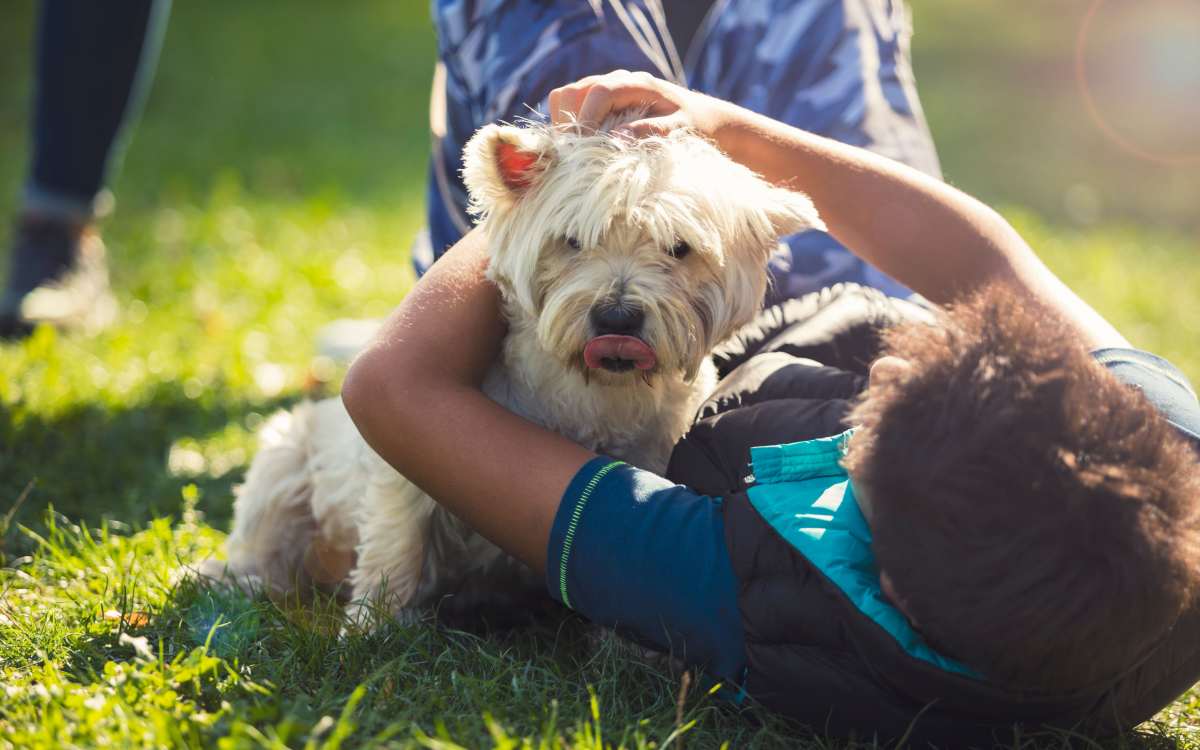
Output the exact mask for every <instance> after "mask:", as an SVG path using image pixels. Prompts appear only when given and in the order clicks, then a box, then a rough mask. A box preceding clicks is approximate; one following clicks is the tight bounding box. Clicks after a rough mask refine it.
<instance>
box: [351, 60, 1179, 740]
mask: <svg viewBox="0 0 1200 750" xmlns="http://www.w3.org/2000/svg"><path fill="white" fill-rule="evenodd" d="M550 101H551V108H552V114H553V117H554V118H555V119H556V120H559V121H563V120H566V119H567V118H569V117H576V118H578V119H579V120H580V121H582V122H583V123H584V124H585V125H586V124H591V123H597V122H599V121H601V120H602V119H603V118H604V116H605V115H606V114H608V113H609V112H611V111H613V110H617V109H622V108H626V107H629V106H634V105H645V106H649V108H650V109H649V112H648V114H647V118H646V119H645V120H642V121H640V122H637V123H634V124H633V125H632V126H631V130H632V131H633V133H634V134H635V135H638V134H646V133H658V132H663V131H665V130H668V129H671V128H676V127H690V128H693V129H695V130H697V131H699V132H700V133H703V134H704V135H706V136H708V137H709V138H711V139H712V140H714V141H715V142H716V143H717V145H718V146H720V147H721V148H722V149H723V150H724V151H726V152H727V153H728V154H730V155H731V156H732V157H733V158H735V159H737V160H739V161H741V162H742V163H744V164H746V165H747V166H749V167H750V168H752V169H754V170H756V171H758V172H759V173H761V174H762V175H764V176H765V177H766V178H767V179H769V180H772V181H775V182H778V183H781V184H783V183H794V184H795V185H796V186H798V187H800V188H801V189H803V190H804V191H805V192H807V193H808V194H809V195H810V196H811V198H812V199H813V201H814V203H815V204H816V206H817V208H818V210H819V211H820V213H821V215H822V216H823V218H824V220H825V221H826V223H827V224H828V226H829V228H830V231H831V232H832V233H833V234H834V236H836V237H837V238H838V239H839V240H841V241H842V242H843V243H845V244H846V245H847V246H849V247H850V248H853V249H854V250H855V252H856V253H858V255H859V256H860V257H862V258H863V259H864V260H866V261H868V262H870V263H872V264H874V265H875V266H877V267H878V268H879V269H880V270H882V271H883V272H885V273H888V274H890V275H892V276H894V277H895V278H897V279H899V280H900V281H901V282H903V283H905V284H906V285H908V286H910V287H911V288H913V289H915V290H917V291H918V292H919V293H921V294H923V295H924V296H925V297H927V298H928V299H930V300H932V301H933V302H935V303H938V304H942V305H946V306H947V307H946V308H945V309H944V310H943V311H942V312H940V313H938V315H937V316H936V321H935V322H934V323H933V324H932V325H931V324H930V323H929V322H928V321H927V320H925V316H921V315H919V314H917V313H916V312H915V310H916V308H914V307H913V306H911V305H908V304H907V303H904V302H902V301H899V300H888V299H886V298H884V297H882V296H881V295H878V294H876V293H871V292H865V291H861V290H855V289H847V288H842V289H837V290H833V291H831V292H827V293H824V294H819V295H816V296H815V297H812V298H808V299H802V300H799V301H795V302H792V303H787V304H785V305H784V306H782V307H780V308H775V309H772V310H768V311H766V312H764V313H763V316H762V317H761V318H760V320H759V321H757V323H756V325H754V326H751V327H750V328H749V329H747V331H746V333H745V334H744V335H743V336H740V337H738V338H737V339H735V340H734V341H731V342H729V344H728V345H727V346H726V347H724V349H723V350H722V352H720V353H719V354H718V357H717V360H718V364H719V366H720V367H721V369H722V372H723V373H725V375H726V376H725V379H724V380H723V381H722V384H721V385H720V387H719V388H718V391H717V392H716V393H715V394H714V396H713V398H712V399H710V401H709V403H708V404H706V406H705V408H704V409H703V410H702V412H701V414H700V415H699V418H698V420H697V422H696V424H695V426H694V427H693V429H692V431H691V432H690V433H689V435H688V436H687V437H685V439H684V440H683V441H682V442H681V443H680V444H679V446H678V447H677V448H676V452H675V455H674V456H673V458H672V463H671V467H670V468H669V469H668V472H667V474H668V477H667V478H666V479H664V478H662V477H658V476H655V475H652V474H649V473H647V472H644V471H641V470H638V469H634V468H632V467H630V466H627V465H624V464H621V463H619V462H614V461H611V460H610V459H608V458H605V457H603V456H595V455H593V454H591V453H590V452H588V451H586V450H584V449H583V448H581V447H579V446H577V445H574V444H572V443H570V442H569V441H567V440H565V439H564V438H562V437H560V436H558V435H556V434H553V433H550V432H548V431H546V430H544V429H541V428H539V427H537V426H534V425H532V424H530V423H528V422H525V421H524V420H522V419H520V418H518V417H516V416H514V415H512V414H510V413H508V412H506V411H505V410H504V409H502V408H501V407H499V406H498V405H497V404H495V403H494V402H492V401H491V400H489V399H488V398H487V397H485V396H484V395H483V393H482V392H481V391H480V387H479V386H480V379H481V378H482V376H483V374H484V373H485V372H486V371H487V369H488V367H489V365H490V364H491V362H492V360H493V358H494V357H495V356H496V352H497V349H498V346H499V342H500V340H501V338H502V337H503V335H504V331H503V324H502V322H501V318H500V314H499V311H498V306H497V299H498V297H497V292H496V290H495V289H494V288H492V287H491V286H490V285H489V283H488V282H486V281H485V280H484V277H483V269H484V267H485V266H486V262H487V260H486V252H485V250H486V248H485V243H486V240H485V238H483V237H480V236H478V234H477V233H476V234H472V235H469V236H468V237H466V238H465V239H464V240H463V241H461V242H460V243H459V244H458V245H457V246H456V247H454V248H453V249H452V250H451V251H450V252H449V253H448V254H447V255H446V256H445V258H444V259H443V260H442V261H440V262H439V263H438V264H437V265H436V266H434V268H433V269H432V270H431V271H430V272H429V274H428V275H427V276H426V277H425V278H424V279H422V281H421V282H420V283H419V284H418V285H417V287H416V288H415V289H414V290H413V292H412V293H411V294H410V295H409V297H408V298H407V299H406V300H405V301H404V303H403V304H402V305H401V306H400V307H399V309H398V310H397V311H396V313H395V314H394V315H393V316H392V318H391V319H390V321H389V323H388V324H387V326H386V327H385V329H384V331H383V333H382V334H381V335H380V337H379V339H378V341H377V342H376V343H375V345H374V346H373V347H372V348H371V349H369V350H368V351H367V352H365V353H364V354H363V355H362V356H361V357H360V358H359V359H358V360H357V362H356V363H355V364H354V366H353V367H352V368H351V371H350V373H349V376H348V377H347V380H346V383H345V386H344V389H343V398H344V399H345V402H346V406H347V408H348V409H349V411H350V414H351V415H352V416H353V418H354V419H355V421H356V423H357V424H358V427H359V429H360V430H361V431H362V433H363V435H364V437H365V438H366V439H367V441H368V442H369V443H370V444H371V445H372V446H373V447H374V448H375V450H377V451H378V452H379V453H380V455H382V456H383V457H384V458H386V459H387V460H388V461H389V462H390V463H392V464H393V465H394V466H395V467H396V469H397V470H399V471H400V472H402V473H403V474H404V475H405V476H406V477H409V478H410V479H412V480H413V481H415V482H416V483H417V484H419V485H420V486H421V487H422V488H424V489H425V490H426V491H427V492H429V493H430V494H431V495H432V496H433V497H435V498H437V500H438V501H439V502H441V503H442V504H444V505H445V506H446V507H447V508H449V509H451V510H452V511H453V512H454V513H456V514H458V515H459V516H460V517H462V518H463V519H465V520H466V521H467V522H468V523H470V524H471V525H473V526H474V527H475V528H476V529H478V530H479V531H480V532H482V533H483V534H484V535H485V536H487V537H488V538H490V539H492V540H493V541H494V542H496V543H497V544H498V545H500V546H501V547H503V548H504V549H505V550H507V551H509V552H510V553H512V554H514V555H516V556H517V557H519V558H520V559H522V560H523V561H525V562H526V563H527V564H529V565H530V566H531V567H533V568H534V569H536V570H540V571H544V572H545V576H546V584H547V589H548V590H549V592H550V594H551V596H553V597H554V598H556V599H558V600H559V601H561V602H562V603H563V604H566V605H567V606H569V607H571V608H573V609H575V610H577V611H578V612H580V613H582V614H583V615H584V616H586V617H588V618H590V619H592V620H594V621H596V622H599V623H602V624H604V625H609V626H613V627H617V628H618V629H619V630H621V631H622V632H623V633H625V634H627V635H629V636H630V637H633V638H635V639H637V640H639V641H640V642H643V643H646V644H650V645H653V646H655V647H657V648H658V649H660V650H663V651H670V652H672V653H673V654H675V655H677V656H679V657H681V658H683V659H684V660H685V661H687V662H688V663H690V664H693V665H696V666H699V667H702V668H704V669H706V670H707V671H708V673H709V674H710V675H712V676H714V677H715V678H717V679H719V680H721V681H723V682H724V683H725V684H726V685H727V686H730V687H732V688H733V690H734V691H735V692H736V693H737V695H738V696H739V697H741V696H745V695H748V696H750V697H752V698H753V699H755V700H757V701H759V702H761V703H763V704H765V705H767V706H769V707H772V708H774V709H777V710H780V711H782V712H784V713H786V714H788V715H790V716H793V717H795V718H797V719H800V720H802V721H804V722H805V723H807V724H809V725H810V726H812V727H814V728H816V729H817V730H819V731H826V732H829V733H831V734H833V735H845V734H849V733H852V732H857V733H866V734H868V735H871V734H877V735H878V736H880V737H881V738H895V737H899V736H901V735H902V734H904V733H905V732H909V735H908V736H909V737H910V739H921V740H929V741H935V742H939V743H951V744H955V745H961V744H964V743H966V742H970V741H981V742H982V741H988V740H991V739H999V740H1001V741H1003V740H1004V738H1005V736H1006V735H1007V734H1008V733H1009V732H1010V730H1011V728H1012V727H1013V726H1014V724H1018V723H1020V724H1024V725H1025V726H1026V727H1027V728H1028V727H1074V728H1078V729H1082V730H1083V731H1087V732H1089V733H1094V734H1109V733H1113V732H1116V731H1121V730H1124V729H1127V728H1129V727H1132V726H1133V725H1135V724H1137V723H1139V722H1141V721H1144V720H1145V719H1147V718H1149V717H1150V716H1152V715H1153V714H1154V713H1155V712H1156V711H1158V710H1159V709H1160V708H1162V707H1163V706H1164V705H1166V704H1167V703H1169V702H1170V701H1171V700H1172V699H1174V698H1175V697H1176V696H1177V695H1179V694H1180V693H1181V692H1183V691H1184V690H1186V689H1187V688H1189V687H1190V686H1191V685H1192V684H1193V683H1194V682H1195V681H1196V680H1197V679H1200V636H1198V635H1197V633H1200V630H1198V628H1200V602H1198V601H1197V596H1196V595H1197V583H1198V582H1200V513H1198V511H1200V461H1198V457H1197V450H1198V448H1197V445H1198V444H1200V404H1198V403H1197V400H1196V396H1195V394H1194V392H1193V391H1192V390H1191V387H1190V386H1189V384H1188V383H1187V381H1186V379H1185V378H1184V377H1183V375H1182V374H1181V373H1180V372H1179V371H1178V370H1176V369H1175V368H1174V367H1172V366H1171V365H1170V364H1169V363H1167V362H1165V361H1164V360H1162V359H1160V358H1157V357H1154V356H1153V355H1150V354H1147V353H1144V352H1139V351H1136V350H1134V349H1131V348H1129V343H1128V342H1127V341H1126V340H1125V339H1124V337H1122V336H1121V334H1120V333H1118V332H1117V331H1116V330H1115V329H1114V328H1113V327H1112V326H1111V325H1110V324H1109V323H1108V322H1107V321H1105V320H1104V319H1103V318H1102V317H1101V316H1100V315H1099V314H1097V313H1096V311H1094V310H1093V309H1092V308H1091V307H1089V306H1088V305H1087V304H1086V303H1085V302H1083V301H1082V300H1081V299H1080V298H1079V297H1077V296H1076V295H1075V294H1074V293H1073V292H1071V291H1070V290H1069V289H1068V288H1067V287H1066V286H1065V285H1064V284H1063V283H1062V282H1061V281H1060V280H1059V279H1057V278H1056V277H1055V276H1054V275H1053V274H1052V273H1051V272H1050V271H1049V270H1048V269H1047V268H1046V267H1045V266H1044V265H1043V264H1042V263H1041V262H1040V261H1039V260H1038V258H1037V257H1036V256H1035V255H1034V253H1033V252H1032V251H1031V250H1030V248H1029V247H1028V246H1027V245H1026V244H1025V242H1024V241H1023V240H1022V239H1021V238H1020V237H1019V236H1018V235H1017V233H1016V232H1015V231H1014V230H1013V229H1012V227H1010V226H1009V225H1008V224H1007V223H1006V222H1005V221H1004V220H1003V219H1002V218H1000V217H999V216H998V215H997V214H996V213H994V212H993V211H991V210H989V209H988V208H986V207H985V206H983V205H981V204H980V203H978V202H977V201H975V200H973V199H971V198H969V197H968V196H966V195H964V194H962V193H960V192H958V191H956V190H954V189H953V188H950V187H948V186H946V185H944V184H942V183H940V182H937V181H935V180H933V179H931V178H928V177H926V176H924V175H922V174H920V173H918V172H916V171H914V170H912V169H910V168H908V167H905V166H902V165H899V164H896V163H893V162H890V161H888V160H886V159H884V158H881V157H878V156H875V155H873V154H871V153H869V152H866V151H863V150H860V149H856V148H854V147H850V146H845V145H841V144H838V143H835V142H832V141H829V140H826V139H823V138H820V137H816V136H813V135H811V134H808V133H805V132H802V131H799V130H795V129H793V128H790V127H788V126H785V125H782V124H780V123H777V122H774V121H771V120H769V119H766V118H763V117H761V116H758V115H755V114H752V113H750V112H748V111H746V110H744V109H740V108H738V107H735V106H733V105H730V104H727V103H724V102H720V101H717V100H714V99H711V98H708V97H705V96H702V95H699V94H696V93H693V92H689V91H687V90H685V89H682V88H679V87H676V86H674V85H671V84H668V83H665V82H662V81H659V80H656V79H653V78H651V77H649V76H646V75H644V74H630V73H624V72H617V73H613V74H609V75H606V76H599V77H593V78H588V79H584V80H582V81H580V82H579V83H577V84H574V85H571V86H567V87H564V88H561V89H558V90H556V91H555V92H554V93H553V94H552V95H551V100H550ZM883 323H898V324H899V325H897V326H895V327H894V328H892V329H891V330H890V331H888V332H886V333H883V334H882V354H883V356H877V354H878V352H876V351H874V350H875V349H876V347H875V342H876V340H877V339H876V336H877V334H878V328H879V324H883ZM814 359H818V360H820V361H819V362H814V361H813V360H814ZM872 360H873V364H870V366H869V377H864V376H865V375H866V374H867V365H868V363H870V362H871V361H872ZM864 381H867V382H864ZM867 383H869V385H868V384H867ZM864 386H866V387H865V390H864ZM859 391H862V393H861V396H859V395H857V394H858V393H859ZM847 428H849V429H847ZM414 436H419V437H418V438H417V439H414ZM747 464H748V466H747ZM675 482H679V483H680V484H675Z"/></svg>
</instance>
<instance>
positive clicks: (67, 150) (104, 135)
mask: <svg viewBox="0 0 1200 750" xmlns="http://www.w3.org/2000/svg"><path fill="white" fill-rule="evenodd" d="M169 13H170V0H120V1H119V2H96V0H42V4H41V10H40V14H39V18H38V36H37V53H36V55H37V57H36V61H35V66H36V75H37V80H36V85H35V94H34V111H33V139H32V140H33V142H32V148H33V157H32V164H31V167H30V174H29V180H28V182H27V183H26V186H25V196H24V203H25V209H26V210H27V211H30V212H34V213H38V214H42V215H49V216H57V217H62V218H68V219H74V220H87V219H89V218H90V217H91V216H92V214H93V212H94V210H95V207H96V199H97V196H99V195H100V192H101V189H102V188H103V186H104V183H105V180H106V179H107V177H108V175H109V173H110V171H111V170H112V168H113V164H114V162H115V161H117V158H118V156H117V155H118V154H119V152H120V150H121V148H120V146H121V141H122V138H121V136H122V135H123V131H124V127H123V126H124V124H125V123H126V122H127V121H128V120H129V119H130V115H131V113H133V112H134V111H135V110H136V109H138V107H139V106H140V103H141V100H142V98H143V96H144V94H145V91H146V89H147V88H148V87H149V83H150V80H151V79H152V78H153V70H154V66H155V63H156V61H157V57H158V50H159V48H160V46H161V42H162V36H163V33H164V31H165V30H166V20H167V17H168V15H169Z"/></svg>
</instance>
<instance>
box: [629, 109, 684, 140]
mask: <svg viewBox="0 0 1200 750" xmlns="http://www.w3.org/2000/svg"><path fill="white" fill-rule="evenodd" d="M687 127H691V123H689V122H688V120H687V118H686V117H684V116H683V115H681V114H678V113H676V114H671V115H667V116H665V117H648V118H645V119H643V120H636V121H634V122H631V123H629V124H628V125H624V126H622V127H621V128H619V129H620V130H623V131H625V132H626V133H629V134H630V135H632V136H634V137H635V138H646V137H647V136H663V135H667V134H668V133H670V132H671V131H672V130H679V129H680V128H687Z"/></svg>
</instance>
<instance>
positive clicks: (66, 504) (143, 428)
mask: <svg viewBox="0 0 1200 750" xmlns="http://www.w3.org/2000/svg"><path fill="white" fill-rule="evenodd" d="M215 390H216V391H217V392H219V390H220V389H215ZM300 398H301V396H300V395H296V394H293V395H288V396H285V397H280V398H274V399H264V400H244V399H233V398H228V399H227V398H222V397H220V396H216V395H213V393H212V392H208V393H205V394H202V395H201V396H200V397H198V398H189V397H188V396H187V395H185V393H184V391H183V388H182V386H180V385H178V384H174V383H163V384H160V385H158V386H157V387H156V388H154V389H153V390H152V391H151V392H150V393H149V394H147V395H146V396H145V397H144V398H141V399H139V400H137V401H136V402H134V403H130V404H128V405H121V406H116V407H114V406H110V405H106V404H99V403H89V404H83V405H79V406H76V407H73V408H70V409H67V410H66V411H63V412H61V413H58V414H55V415H54V416H52V417H43V416H40V415H36V414H29V413H23V414H17V413H14V412H13V411H12V410H10V409H7V408H0V446H3V449H2V450H0V505H8V504H9V503H12V502H14V501H15V500H16V499H17V498H18V497H19V496H20V495H21V494H22V492H23V491H24V490H25V489H26V488H27V487H30V485H31V483H32V486H31V488H30V491H29V493H28V497H27V498H26V499H25V502H24V503H23V504H22V506H21V507H20V508H19V509H18V511H17V512H16V514H15V516H14V518H13V519H12V520H13V523H12V525H11V526H10V529H9V535H10V539H8V540H6V543H9V544H11V543H17V544H20V543H21V542H19V541H16V540H15V539H13V538H11V537H12V529H13V528H15V527H16V524H18V523H22V524H25V525H32V526H34V527H35V528H36V527H37V525H38V524H40V523H41V519H42V518H43V517H44V511H45V509H46V507H47V506H48V505H53V506H54V508H55V510H56V511H58V512H60V513H62V514H64V515H65V516H67V517H68V518H70V519H72V520H78V521H83V522H86V523H88V524H90V525H96V524H97V523H98V522H99V521H100V520H102V519H111V520H115V521H119V522H120V523H124V524H131V525H134V526H137V525H142V524H144V523H146V522H148V521H149V520H151V519H152V518H154V517H157V516H162V515H166V514H173V513H176V512H177V511H178V510H179V508H180V507H181V504H182V493H183V489H184V487H185V486H187V485H189V484H194V485H196V487H197V489H198V490H199V493H200V503H199V506H198V507H199V509H200V510H202V511H204V512H205V514H206V515H207V516H208V518H209V519H210V520H211V521H213V522H214V523H216V524H218V525H219V524H221V523H222V522H224V521H226V520H227V519H228V518H229V516H230V510H231V508H232V503H233V496H232V489H233V485H234V484H235V483H236V482H237V481H239V480H240V478H241V477H242V475H243V473H244V470H245V467H246V466H247V464H248V463H249V460H250V458H251V451H239V452H235V453H234V454H233V458H232V459H230V460H229V461H226V462H225V463H226V464H228V465H224V466H221V467H220V468H219V471H218V470H214V471H212V472H209V473H199V474H196V475H194V476H189V475H187V474H186V473H185V472H180V471H172V470H171V467H170V466H169V465H168V456H169V452H170V449H171V446H172V444H173V443H175V442H176V441H178V440H180V439H182V438H193V439H202V438H204V437H205V436H208V435H211V434H213V433H216V432H219V431H222V430H226V429H228V428H230V427H231V426H232V427H234V428H235V429H238V430H242V431H244V432H245V434H247V435H248V434H250V432H251V427H252V426H253V425H254V424H255V423H256V422H257V421H259V419H260V417H266V416H268V415H269V414H271V413H272V412H274V411H275V410H277V409H280V408H285V407H287V406H289V405H291V404H294V403H295V402H296V401H298V400H300ZM255 415H258V416H255Z"/></svg>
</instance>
